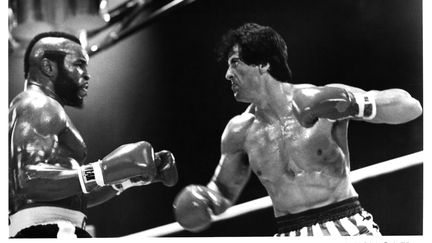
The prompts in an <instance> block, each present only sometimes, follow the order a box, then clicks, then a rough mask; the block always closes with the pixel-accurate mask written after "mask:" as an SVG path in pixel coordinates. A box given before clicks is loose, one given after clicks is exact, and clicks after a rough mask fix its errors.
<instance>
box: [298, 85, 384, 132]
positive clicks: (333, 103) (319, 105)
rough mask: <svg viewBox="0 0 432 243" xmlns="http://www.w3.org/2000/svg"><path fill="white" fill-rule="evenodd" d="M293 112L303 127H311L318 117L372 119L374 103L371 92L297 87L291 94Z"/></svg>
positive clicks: (335, 88)
mask: <svg viewBox="0 0 432 243" xmlns="http://www.w3.org/2000/svg"><path fill="white" fill-rule="evenodd" d="M292 106H293V113H294V115H295V116H296V118H297V120H298V121H299V122H300V124H301V125H302V126H304V127H312V126H313V125H314V124H315V123H316V122H317V121H318V118H327V119H330V120H340V119H346V118H353V117H358V118H363V119H366V120H370V119H373V118H374V117H375V115H376V104H375V99H374V96H373V95H372V94H371V93H363V94H359V93H356V94H353V93H351V92H349V91H347V90H345V89H343V88H338V87H328V86H327V87H312V88H303V89H297V90H295V91H294V94H293V102H292Z"/></svg>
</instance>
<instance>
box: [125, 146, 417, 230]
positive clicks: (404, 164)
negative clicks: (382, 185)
mask: <svg viewBox="0 0 432 243" xmlns="http://www.w3.org/2000/svg"><path fill="white" fill-rule="evenodd" d="M422 163H423V151H419V152H416V153H412V154H408V155H405V156H402V157H398V158H395V159H390V160H387V161H384V162H381V163H377V164H374V165H370V166H366V167H364V168H361V169H357V170H354V171H351V174H350V179H351V182H352V183H356V182H360V181H362V180H364V179H369V178H373V177H376V176H380V175H384V174H388V173H392V172H395V171H398V170H402V169H405V168H408V167H411V166H414V165H418V164H422ZM270 206H272V202H271V200H270V197H269V196H266V197H262V198H258V199H255V200H251V201H249V202H245V203H241V204H237V205H234V206H232V207H230V208H228V209H227V210H226V211H225V212H224V213H223V214H220V215H218V216H213V217H212V222H217V221H221V220H225V219H229V218H234V217H237V216H240V215H243V214H246V213H250V212H253V211H257V210H260V209H264V208H267V207H270ZM183 230H184V229H183V227H182V226H181V225H180V224H179V223H177V222H174V223H170V224H166V225H162V226H159V227H156V228H153V229H148V230H144V231H141V232H138V233H134V234H130V235H127V236H124V237H123V238H125V237H126V238H127V237H157V236H164V235H169V234H173V233H177V232H180V231H183Z"/></svg>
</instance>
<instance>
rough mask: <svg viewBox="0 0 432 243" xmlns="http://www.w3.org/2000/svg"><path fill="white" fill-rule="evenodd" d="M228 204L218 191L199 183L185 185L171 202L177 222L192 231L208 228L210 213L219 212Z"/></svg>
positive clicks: (210, 219) (215, 213)
mask: <svg viewBox="0 0 432 243" xmlns="http://www.w3.org/2000/svg"><path fill="white" fill-rule="evenodd" d="M229 206H230V202H229V201H228V200H227V199H226V198H224V197H223V196H222V195H221V194H220V193H218V192H216V191H214V190H211V189H210V188H208V187H206V186H200V185H189V186H187V187H186V188H184V189H183V190H182V191H181V192H180V193H179V194H178V195H177V197H176V198H175V200H174V203H173V208H174V214H175V218H176V220H177V222H178V223H179V224H180V225H181V226H182V227H183V228H185V229H186V230H189V231H192V232H199V231H202V230H204V229H206V228H208V227H209V226H210V224H211V221H212V218H211V217H212V214H214V215H218V214H221V213H223V212H224V211H225V210H226V209H227V208H228V207H229Z"/></svg>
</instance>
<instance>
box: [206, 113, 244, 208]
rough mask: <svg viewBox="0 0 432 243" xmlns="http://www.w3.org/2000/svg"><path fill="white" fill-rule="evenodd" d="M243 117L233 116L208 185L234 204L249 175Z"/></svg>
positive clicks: (223, 137) (224, 135)
mask: <svg viewBox="0 0 432 243" xmlns="http://www.w3.org/2000/svg"><path fill="white" fill-rule="evenodd" d="M243 126H244V117H241V116H238V117H235V118H233V119H232V120H231V121H230V123H229V124H228V125H227V127H226V129H225V131H224V133H223V135H222V142H221V158H220V160H219V164H218V167H217V168H216V171H215V174H214V176H213V178H212V179H211V181H210V182H209V183H208V185H207V186H208V187H209V188H211V189H213V190H215V191H218V192H219V193H220V194H221V195H222V196H223V197H224V198H226V199H227V200H228V201H229V202H230V205H232V204H234V203H235V202H236V200H237V198H238V197H239V195H240V193H241V191H242V190H243V188H244V186H245V184H246V183H247V181H248V179H249V177H250V173H251V170H250V166H249V161H248V157H247V154H246V153H245V151H244V150H243V147H242V146H243V139H244V133H245V129H246V128H244V127H243Z"/></svg>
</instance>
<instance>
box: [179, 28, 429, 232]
mask: <svg viewBox="0 0 432 243" xmlns="http://www.w3.org/2000/svg"><path fill="white" fill-rule="evenodd" d="M220 50H221V52H220V53H221V56H222V57H223V58H226V60H227V61H228V70H227V72H226V76H225V77H226V79H227V80H228V81H230V82H231V89H232V91H233V92H234V98H235V99H236V100H237V101H240V102H246V103H250V105H249V107H248V108H247V109H246V111H245V112H243V113H242V114H240V115H237V116H235V117H234V118H232V119H231V120H230V121H229V122H228V124H227V126H226V128H225V130H224V132H223V134H222V141H221V157H220V160H219V165H218V167H217V168H216V171H215V173H214V176H213V178H212V179H211V180H210V182H209V183H208V184H207V185H190V186H187V187H186V188H184V189H183V190H182V191H181V192H180V193H179V194H178V195H177V197H176V199H175V201H174V204H173V207H174V212H175V217H176V219H177V221H178V222H179V223H180V225H182V226H183V227H184V228H185V229H187V230H189V231H193V232H197V231H201V230H203V229H205V228H207V227H209V225H210V223H211V216H212V215H218V214H221V213H223V212H224V211H225V210H226V209H228V208H229V207H230V206H231V205H233V204H234V203H235V202H236V200H237V198H238V196H239V195H240V193H241V191H242V189H243V187H244V186H245V184H246V182H247V181H248V178H249V176H250V175H251V173H252V172H253V173H255V174H256V175H257V177H258V178H259V180H260V181H261V183H262V184H263V186H264V187H265V189H266V190H267V192H268V194H269V196H270V198H271V200H272V203H273V210H274V215H275V218H276V222H277V225H278V233H277V234H276V236H300V235H302V236H303V235H309V236H311V235H316V236H320V235H380V232H379V228H378V226H377V225H376V224H375V223H374V221H373V219H372V216H371V215H370V214H369V213H368V212H367V211H365V210H364V209H363V208H362V206H361V205H360V202H359V199H358V194H357V192H356V191H355V189H354V187H353V185H352V183H351V181H350V178H349V172H350V155H349V151H348V141H347V131H348V124H349V121H350V120H360V121H366V122H370V123H385V124H401V123H405V122H408V121H411V120H413V119H415V118H417V117H419V116H420V115H421V114H422V107H421V105H420V103H419V101H418V100H416V99H414V98H413V97H411V95H410V94H408V93H407V92H406V91H404V90H401V89H387V90H382V91H378V90H371V91H367V92H366V91H364V90H362V89H360V88H355V87H351V86H348V85H343V84H329V85H326V86H323V87H317V86H315V85H312V84H293V83H292V77H291V71H290V69H289V67H288V62H287V57H288V55H287V47H286V45H285V42H284V41H283V39H282V38H281V37H280V35H279V34H278V33H276V31H274V30H273V29H272V28H270V27H267V26H260V25H258V24H245V25H243V26H240V27H239V28H237V29H235V30H231V31H229V32H228V34H227V35H225V36H224V38H223V42H222V48H221V49H220Z"/></svg>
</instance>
